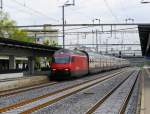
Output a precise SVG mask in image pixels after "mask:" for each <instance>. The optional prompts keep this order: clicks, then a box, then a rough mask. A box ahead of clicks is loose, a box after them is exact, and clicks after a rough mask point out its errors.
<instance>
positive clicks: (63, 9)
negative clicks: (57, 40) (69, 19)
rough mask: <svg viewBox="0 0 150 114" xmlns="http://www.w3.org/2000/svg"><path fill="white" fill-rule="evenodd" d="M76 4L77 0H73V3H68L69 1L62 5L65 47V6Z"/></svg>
mask: <svg viewBox="0 0 150 114" xmlns="http://www.w3.org/2000/svg"><path fill="white" fill-rule="evenodd" d="M74 5H75V0H73V2H72V4H68V3H65V4H64V5H63V6H62V23H63V26H62V31H63V35H62V36H63V48H65V7H67V6H74Z"/></svg>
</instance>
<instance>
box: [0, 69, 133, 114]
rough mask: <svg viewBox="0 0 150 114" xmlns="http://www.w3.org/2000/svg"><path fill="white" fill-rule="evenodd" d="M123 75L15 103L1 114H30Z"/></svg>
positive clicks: (3, 108) (95, 80) (113, 75)
mask: <svg viewBox="0 0 150 114" xmlns="http://www.w3.org/2000/svg"><path fill="white" fill-rule="evenodd" d="M123 72H124V73H125V72H126V71H121V72H117V73H114V74H110V75H108V76H105V77H101V78H96V79H93V80H88V81H85V82H82V83H78V84H76V85H72V86H69V87H66V88H63V89H60V90H57V91H54V92H51V93H48V94H45V95H42V96H38V97H35V98H33V99H28V100H24V101H21V102H17V103H15V104H12V105H9V106H6V107H2V108H0V112H1V113H7V114H8V113H21V114H27V113H31V112H33V111H35V110H37V109H41V108H43V107H45V106H48V105H50V104H53V103H55V102H57V101H59V100H61V99H63V98H66V97H68V96H70V95H72V94H75V93H77V92H80V91H82V90H85V89H87V88H90V87H92V86H94V85H96V84H99V83H101V82H104V81H106V80H111V79H112V78H114V77H119V75H120V74H122V73H123ZM130 73H131V72H130Z"/></svg>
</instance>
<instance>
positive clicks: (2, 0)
mask: <svg viewBox="0 0 150 114" xmlns="http://www.w3.org/2000/svg"><path fill="white" fill-rule="evenodd" d="M0 8H1V11H2V10H3V0H1V7H0Z"/></svg>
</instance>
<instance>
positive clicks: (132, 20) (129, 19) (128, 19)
mask: <svg viewBox="0 0 150 114" xmlns="http://www.w3.org/2000/svg"><path fill="white" fill-rule="evenodd" d="M128 21H131V22H132V23H134V19H133V18H126V19H125V22H126V24H127V23H128Z"/></svg>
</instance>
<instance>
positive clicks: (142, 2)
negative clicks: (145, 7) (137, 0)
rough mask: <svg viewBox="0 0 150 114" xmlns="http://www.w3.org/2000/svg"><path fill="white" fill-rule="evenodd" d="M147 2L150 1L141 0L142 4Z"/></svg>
mask: <svg viewBox="0 0 150 114" xmlns="http://www.w3.org/2000/svg"><path fill="white" fill-rule="evenodd" d="M147 3H150V1H144V0H142V1H141V4H147Z"/></svg>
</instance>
